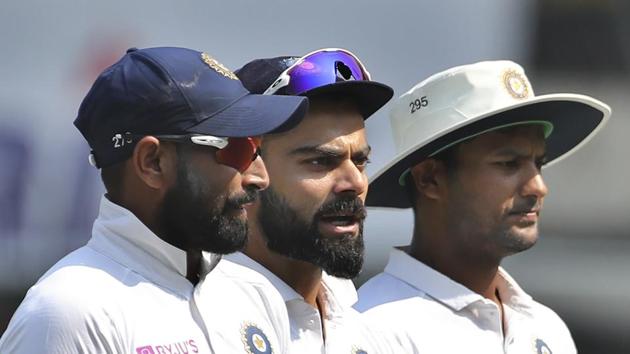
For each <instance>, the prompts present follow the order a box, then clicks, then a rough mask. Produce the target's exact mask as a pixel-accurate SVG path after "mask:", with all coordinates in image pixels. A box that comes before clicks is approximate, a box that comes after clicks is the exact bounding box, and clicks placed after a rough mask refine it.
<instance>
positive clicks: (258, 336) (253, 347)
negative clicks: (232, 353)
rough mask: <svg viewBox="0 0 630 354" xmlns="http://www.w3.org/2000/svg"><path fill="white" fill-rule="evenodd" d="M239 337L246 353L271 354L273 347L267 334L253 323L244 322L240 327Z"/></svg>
mask: <svg viewBox="0 0 630 354" xmlns="http://www.w3.org/2000/svg"><path fill="white" fill-rule="evenodd" d="M241 339H242V340H243V344H244V345H245V352H246V353H248V354H271V353H273V348H272V347H271V343H270V342H269V339H267V335H265V332H263V331H262V329H260V328H258V327H257V326H256V325H255V324H253V323H249V322H248V323H244V324H243V328H242V329H241Z"/></svg>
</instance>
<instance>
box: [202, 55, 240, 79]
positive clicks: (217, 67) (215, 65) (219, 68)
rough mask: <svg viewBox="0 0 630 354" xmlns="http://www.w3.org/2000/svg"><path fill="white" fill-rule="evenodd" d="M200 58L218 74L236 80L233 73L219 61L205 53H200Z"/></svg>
mask: <svg viewBox="0 0 630 354" xmlns="http://www.w3.org/2000/svg"><path fill="white" fill-rule="evenodd" d="M201 59H202V60H203V62H204V63H206V64H208V66H209V67H210V68H211V69H213V70H214V71H216V72H218V73H219V74H221V75H223V76H225V77H227V78H230V79H232V80H238V77H236V75H234V73H233V72H232V71H230V69H228V68H226V67H225V65H223V64H221V63H219V62H218V61H217V60H216V59H214V58H213V57H211V56H209V55H208V54H207V53H201Z"/></svg>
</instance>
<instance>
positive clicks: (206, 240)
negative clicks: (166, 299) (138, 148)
mask: <svg viewBox="0 0 630 354" xmlns="http://www.w3.org/2000/svg"><path fill="white" fill-rule="evenodd" d="M193 169H194V167H192V166H191V164H190V163H188V162H187V160H186V159H185V155H184V154H180V159H179V160H178V164H177V182H176V184H175V186H174V187H172V188H171V189H170V190H168V191H167V192H166V195H165V196H164V201H163V203H162V206H161V208H160V211H159V215H158V222H159V223H160V226H161V230H163V233H164V237H163V239H164V241H166V242H168V243H170V244H171V245H173V246H175V247H177V248H180V249H182V250H185V251H188V250H203V251H207V252H212V253H216V254H228V253H232V252H235V251H237V250H239V249H241V248H242V247H243V246H244V245H245V242H246V240H247V221H246V220H243V219H241V218H239V217H234V216H230V212H233V211H235V210H238V209H239V208H240V207H241V206H242V205H243V204H245V203H249V202H252V201H254V200H255V199H256V195H257V192H256V191H255V190H253V189H251V190H246V191H245V193H240V194H238V195H232V196H226V195H225V194H221V193H213V190H216V189H217V187H216V186H214V188H213V186H211V185H210V183H209V182H208V180H207V179H206V178H204V177H203V176H201V175H199V174H198V173H195V171H194V170H193Z"/></svg>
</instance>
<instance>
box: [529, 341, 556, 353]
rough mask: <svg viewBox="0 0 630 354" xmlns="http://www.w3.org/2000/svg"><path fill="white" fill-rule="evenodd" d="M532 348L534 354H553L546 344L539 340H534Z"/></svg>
mask: <svg viewBox="0 0 630 354" xmlns="http://www.w3.org/2000/svg"><path fill="white" fill-rule="evenodd" d="M534 348H535V349H536V354H553V352H552V351H551V348H549V346H548V345H547V343H545V341H544V340H542V339H540V338H536V340H535V341H534Z"/></svg>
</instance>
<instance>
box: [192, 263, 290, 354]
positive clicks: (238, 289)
mask: <svg viewBox="0 0 630 354" xmlns="http://www.w3.org/2000/svg"><path fill="white" fill-rule="evenodd" d="M202 294H203V296H202V298H203V300H202V301H203V302H204V303H205V304H206V306H207V307H206V312H209V313H212V314H213V316H216V317H217V318H221V321H217V322H216V324H209V325H208V327H209V328H208V330H209V331H210V332H212V333H215V334H217V336H218V337H220V338H221V340H220V341H218V340H217V341H215V344H213V346H215V347H216V348H215V350H216V351H217V352H233V351H235V350H237V349H238V350H241V349H240V348H242V346H243V345H244V344H247V345H250V346H251V345H253V344H252V343H253V342H252V341H253V339H254V338H257V339H259V340H262V341H263V342H264V343H265V344H264V346H265V347H266V346H270V347H271V348H273V350H274V352H280V353H282V352H285V351H286V350H287V348H288V347H289V343H290V325H289V317H288V313H287V309H286V305H285V302H284V300H283V298H282V296H281V295H280V293H279V291H278V290H277V289H276V288H275V287H274V286H273V284H272V283H271V282H270V281H269V280H268V279H267V278H266V277H265V276H264V275H262V274H260V273H258V272H257V271H255V270H253V269H250V268H248V267H246V266H243V265H241V264H237V263H235V262H231V261H229V260H226V259H222V260H221V261H220V262H219V264H218V265H217V266H216V267H215V269H213V270H212V272H210V273H209V274H208V275H207V276H206V279H205V280H204V283H203V284H202ZM218 349H220V350H218Z"/></svg>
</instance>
